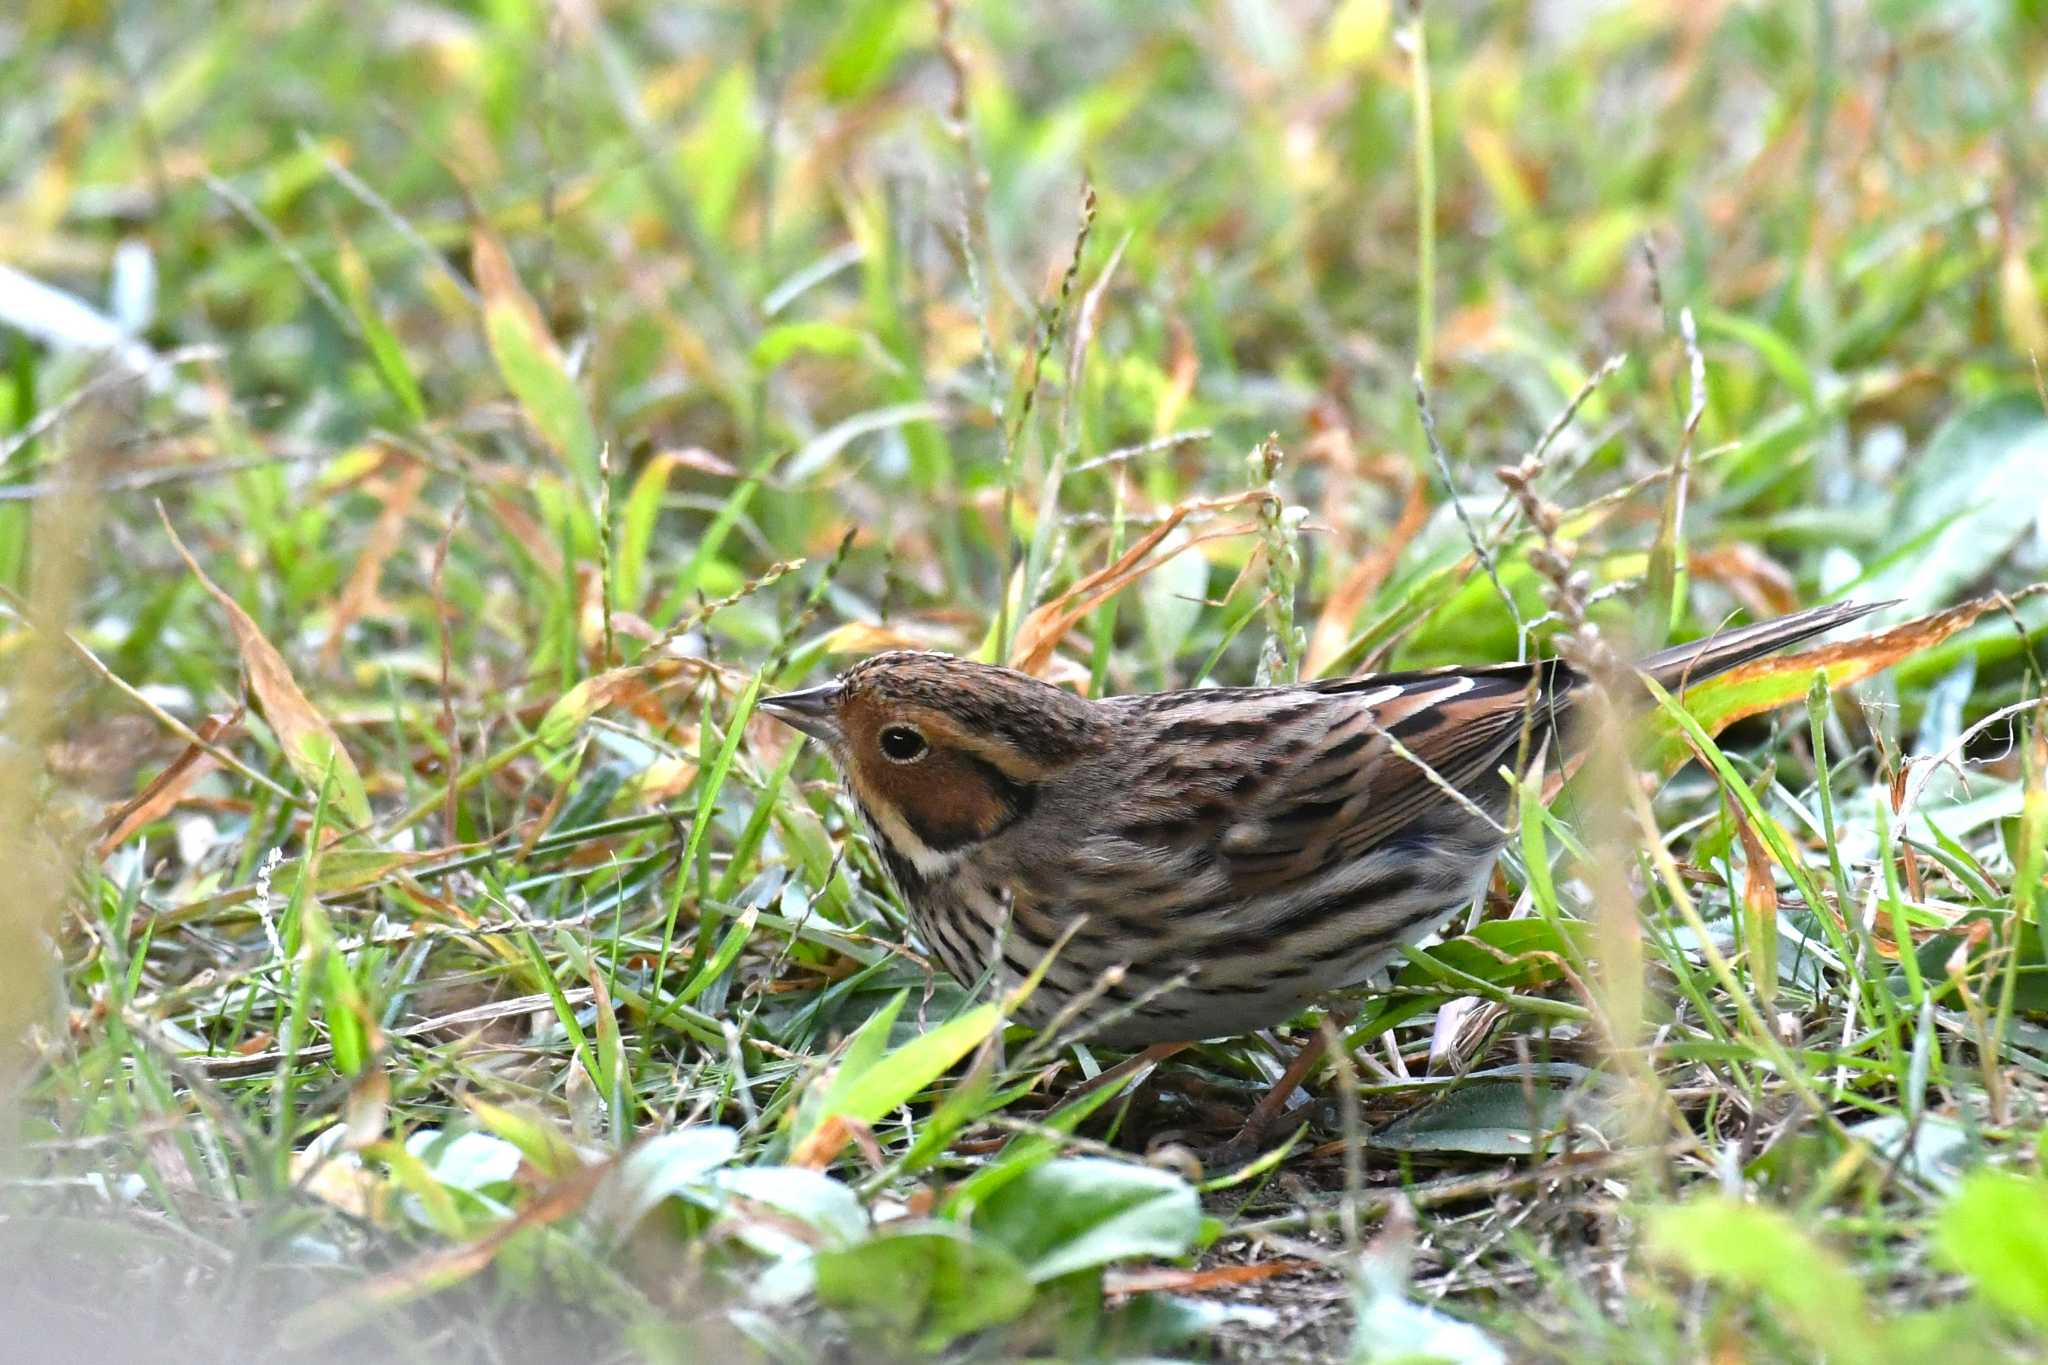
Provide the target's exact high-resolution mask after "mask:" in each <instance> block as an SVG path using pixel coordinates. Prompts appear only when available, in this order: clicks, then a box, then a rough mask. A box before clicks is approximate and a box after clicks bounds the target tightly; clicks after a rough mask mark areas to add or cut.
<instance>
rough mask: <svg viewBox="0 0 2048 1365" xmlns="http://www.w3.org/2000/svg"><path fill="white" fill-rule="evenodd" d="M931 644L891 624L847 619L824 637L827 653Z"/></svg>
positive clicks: (872, 652) (870, 652) (881, 649)
mask: <svg viewBox="0 0 2048 1365" xmlns="http://www.w3.org/2000/svg"><path fill="white" fill-rule="evenodd" d="M929 648H931V646H930V645H929V644H927V643H926V642H925V641H923V640H920V639H918V638H917V637H916V636H913V635H905V634H904V633H903V632H902V631H900V630H897V629H895V628H894V627H893V626H885V625H879V624H870V623H869V622H866V621H848V622H847V623H846V624H845V625H843V626H840V627H838V628H837V629H835V630H834V631H833V632H832V633H831V634H829V635H827V636H826V637H825V652H826V653H827V654H878V653H880V652H881V651H883V650H885V649H929Z"/></svg>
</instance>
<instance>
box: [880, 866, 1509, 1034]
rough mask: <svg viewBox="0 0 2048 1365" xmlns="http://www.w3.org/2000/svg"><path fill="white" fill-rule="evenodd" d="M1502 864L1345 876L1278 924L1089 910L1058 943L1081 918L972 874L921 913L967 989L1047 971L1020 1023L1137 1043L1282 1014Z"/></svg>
mask: <svg viewBox="0 0 2048 1365" xmlns="http://www.w3.org/2000/svg"><path fill="white" fill-rule="evenodd" d="M1388 866H1390V867H1394V866H1398V862H1390V863H1389V864H1388ZM1491 866H1492V859H1491V858H1485V859H1483V860H1475V859H1467V860H1464V861H1463V862H1461V863H1460V864H1459V866H1458V875H1453V876H1450V877H1446V878H1442V879H1438V878H1422V879H1419V880H1418V879H1410V880H1408V881H1407V882H1406V883H1404V884H1403V886H1402V888H1401V889H1400V890H1399V891H1395V890H1394V886H1393V883H1392V882H1391V881H1388V880H1385V879H1383V878H1381V879H1377V880H1376V878H1375V877H1374V876H1373V875H1363V874H1362V875H1359V876H1357V877H1356V878H1346V881H1347V882H1348V883H1349V885H1348V886H1347V887H1346V888H1345V889H1344V890H1343V891H1342V892H1341V893H1339V894H1334V895H1329V896H1325V897H1322V898H1320V899H1318V898H1313V897H1311V898H1307V899H1302V900H1300V901H1299V902H1298V903H1297V904H1293V909H1294V910H1295V911H1296V912H1297V913H1296V914H1295V915H1294V921H1295V922H1291V923H1290V922H1287V920H1286V918H1285V916H1284V915H1280V916H1279V918H1280V921H1281V922H1279V923H1277V924H1272V927H1271V931H1270V932H1268V931H1267V928H1266V925H1267V924H1268V923H1271V921H1269V920H1266V919H1265V918H1264V916H1266V915H1269V914H1270V915H1279V912H1281V911H1284V910H1286V909H1288V908H1289V906H1288V905H1287V904H1282V903H1266V904H1263V905H1262V904H1259V903H1252V904H1248V905H1245V906H1241V907H1236V908H1234V909H1229V910H1227V911H1225V912H1224V913H1220V914H1218V915H1216V916H1213V917H1205V918H1202V919H1198V920H1193V921H1183V922H1180V923H1177V924H1175V923H1166V924H1160V925H1158V926H1157V927H1156V928H1155V929H1153V930H1151V931H1145V932H1141V931H1139V928H1138V926H1139V925H1140V924H1141V922H1140V921H1134V920H1126V921H1125V922H1124V924H1123V925H1122V926H1121V927H1119V925H1118V924H1117V923H1116V919H1117V917H1116V916H1114V915H1098V916H1091V917H1090V918H1089V920H1088V921H1087V922H1086V923H1084V924H1082V925H1081V926H1080V927H1079V928H1078V929H1076V930H1075V932H1073V933H1072V934H1071V935H1070V936H1066V937H1065V941H1064V943H1063V944H1059V942H1058V940H1059V939H1060V938H1061V936H1062V935H1061V931H1062V930H1064V929H1066V928H1069V927H1072V924H1071V922H1072V921H1073V920H1074V919H1077V918H1079V917H1078V916H1077V915H1073V914H1066V913H1059V914H1052V913H1045V912H1043V911H1041V910H1039V909H1036V908H1034V907H1033V906H1032V905H1031V903H1030V898H1029V897H1028V896H1027V897H1022V898H1019V897H1016V896H1014V895H1012V894H1008V893H1004V894H1000V895H999V894H998V888H994V887H982V886H977V885H975V884H974V883H972V882H969V881H965V880H962V881H956V882H954V883H952V884H949V885H947V886H945V887H943V888H940V887H929V888H926V892H927V894H926V895H925V896H924V897H922V898H914V899H912V910H913V919H914V921H915V923H916V927H917V930H918V934H919V937H920V938H921V939H922V940H923V941H924V943H925V945H926V947H927V948H929V949H930V950H931V951H932V953H933V954H934V955H935V956H936V957H937V958H938V959H939V961H940V963H941V964H942V965H943V966H944V967H945V968H946V969H947V971H949V972H950V973H952V975H953V976H954V977H955V978H956V979H958V980H960V981H961V983H962V984H964V985H967V986H970V987H972V986H974V985H975V984H976V983H978V982H980V981H982V980H983V979H984V978H987V979H989V980H992V981H993V983H994V985H995V987H996V988H997V989H999V990H1004V991H1008V990H1011V989H1013V988H1014V987H1015V986H1017V985H1018V984H1019V983H1021V982H1022V981H1024V980H1025V979H1027V978H1028V977H1029V976H1030V975H1032V974H1033V973H1034V972H1035V971H1037V969H1039V968H1040V967H1041V966H1043V967H1044V972H1043V974H1042V977H1041V979H1040V981H1039V983H1038V985H1037V986H1036V987H1035V988H1034V990H1033V991H1032V992H1031V994H1030V995H1029V997H1028V998H1026V999H1025V1000H1023V1001H1021V1002H1019V1003H1018V1004H1017V1006H1016V1007H1015V1010H1014V1014H1015V1017H1016V1018H1017V1019H1018V1020H1019V1022H1022V1023H1027V1024H1031V1025H1033V1026H1035V1027H1040V1028H1043V1027H1046V1026H1047V1025H1049V1024H1053V1023H1055V1022H1057V1024H1058V1028H1059V1031H1060V1033H1061V1035H1062V1036H1063V1037H1067V1038H1070V1039H1071V1040H1073V1041H1086V1042H1095V1043H1101V1044H1105V1045H1108V1046H1113V1047H1138V1046H1143V1045H1146V1044H1150V1043H1159V1042H1183V1041H1191V1040H1197V1039H1204V1038H1223V1037H1231V1036H1235V1035H1238V1034H1244V1033H1249V1032H1252V1031H1254V1030H1257V1029H1261V1028H1270V1027H1273V1026H1274V1025H1276V1024H1280V1023H1284V1022H1285V1021H1286V1020H1288V1019H1290V1018H1292V1017H1293V1016H1295V1015H1296V1014H1299V1013H1300V1012H1301V1011H1302V1010H1303V1009H1305V1008H1307V1007H1308V1006H1309V1005H1311V1004H1313V1003H1315V1002H1316V1001H1317V1000H1318V999H1320V998H1322V997H1324V996H1326V995H1328V994H1329V993H1330V992H1331V991H1335V990H1340V989H1343V988H1345V987H1348V986H1355V985H1358V984H1360V983H1361V982H1363V981H1365V980H1366V979H1367V978H1368V977H1370V976H1371V975H1372V974H1373V973H1374V972H1376V971H1377V970H1379V969H1380V968H1381V967H1383V966H1385V965H1386V964H1387V963H1388V962H1390V961H1392V960H1393V959H1395V958H1397V957H1398V956H1399V955H1400V952H1401V950H1402V949H1403V948H1404V947H1405V946H1407V945H1409V944H1412V943H1415V942H1417V941H1418V940H1420V939H1423V938H1426V937H1428V936H1429V935H1430V934H1433V933H1435V932H1436V931H1437V930H1438V929H1440V928H1441V927H1442V926H1443V925H1444V923H1445V922H1446V921H1447V920H1449V919H1450V918H1451V917H1452V916H1453V915H1455V914H1456V913H1457V912H1458V911H1460V910H1462V909H1463V908H1464V907H1465V906H1467V905H1468V904H1470V903H1471V900H1472V897H1473V896H1474V895H1475V894H1476V892H1477V890H1478V889H1479V887H1481V886H1482V885H1484V883H1485V880H1486V876H1487V874H1488V872H1489V870H1490V868H1491ZM1371 871H1372V869H1370V868H1367V869H1365V872H1366V873H1370V872H1371ZM920 899H921V901H922V903H919V900H920ZM1056 945H1058V951H1057V953H1056V954H1054V953H1052V950H1053V949H1054V947H1055V946H1056ZM1049 954H1051V955H1052V960H1051V961H1050V962H1049V963H1047V962H1046V958H1047V957H1048V955H1049ZM991 968H993V970H992V971H991Z"/></svg>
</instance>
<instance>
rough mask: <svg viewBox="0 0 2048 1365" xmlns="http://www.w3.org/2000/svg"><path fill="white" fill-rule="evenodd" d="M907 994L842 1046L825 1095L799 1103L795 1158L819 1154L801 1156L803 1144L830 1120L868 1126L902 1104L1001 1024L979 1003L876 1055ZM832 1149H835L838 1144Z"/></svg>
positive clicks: (999, 1017)
mask: <svg viewBox="0 0 2048 1365" xmlns="http://www.w3.org/2000/svg"><path fill="white" fill-rule="evenodd" d="M906 994H907V993H906V992H902V991H899V992H897V994H896V996H895V998H894V999H892V1000H891V1001H890V1002H889V1004H888V1005H887V1006H886V1007H885V1008H884V1009H882V1010H881V1011H880V1012H879V1013H877V1014H876V1015H875V1016H874V1017H873V1018H871V1019H869V1020H868V1021H867V1023H865V1024H863V1025H861V1028H860V1032H858V1033H856V1034H855V1035H854V1037H853V1040H852V1042H850V1043H849V1044H848V1045H847V1050H846V1056H845V1057H844V1058H843V1059H842V1060H841V1061H840V1063H839V1066H838V1068H837V1069H836V1070H835V1071H834V1072H833V1074H832V1079H831V1081H830V1082H828V1083H827V1085H826V1088H825V1093H824V1095H823V1096H822V1097H821V1098H820V1099H819V1100H818V1102H817V1103H816V1104H815V1105H812V1104H808V1103H807V1104H806V1105H804V1107H803V1113H802V1115H801V1116H800V1119H799V1132H798V1134H797V1136H796V1139H795V1150H796V1151H798V1152H799V1153H800V1154H804V1155H808V1156H812V1157H817V1156H819V1155H821V1154H819V1153H809V1152H806V1150H805V1149H806V1144H808V1143H810V1142H811V1141H812V1140H813V1139H814V1138H817V1137H818V1136H819V1134H820V1130H821V1129H822V1128H823V1126H824V1124H825V1123H826V1121H827V1120H829V1119H835V1118H836V1119H849V1120H852V1121H854V1122H856V1123H873V1122H875V1121H876V1120H877V1119H879V1118H881V1117H882V1116H883V1115H884V1114H887V1113H889V1112H890V1111H891V1110H893V1109H895V1108H896V1107H897V1106H898V1105H901V1104H903V1103H905V1102H907V1101H908V1100H909V1099H910V1097H911V1096H913V1095H915V1094H917V1092H918V1091H920V1090H922V1089H924V1088H925V1087H926V1086H928V1085H930V1084H931V1083H932V1082H933V1081H935V1080H937V1079H938V1078H939V1077H940V1076H941V1075H943V1074H944V1073H945V1071H946V1069H947V1068H948V1067H950V1066H952V1065H953V1063H955V1062H957V1061H959V1060H960V1059H961V1058H962V1057H965V1056H966V1055H967V1054H968V1052H969V1051H971V1050H972V1049H973V1048H974V1046H975V1045H976V1044H977V1043H979V1042H981V1040H982V1039H984V1038H986V1037H988V1035H989V1034H991V1033H993V1032H994V1031H995V1030H996V1028H997V1027H998V1026H999V1025H1000V1024H1001V1023H1002V1012H1001V1011H1000V1010H998V1009H997V1008H996V1006H994V1005H982V1006H979V1007H978V1008H975V1009H971V1010H969V1011H967V1012H966V1013H965V1014H962V1015H960V1016H959V1017H957V1018H954V1019H950V1020H948V1021H947V1022H946V1023H943V1024H941V1025H939V1026H938V1027H937V1028H935V1029H933V1030H932V1031H931V1032H929V1033H921V1034H919V1035H918V1036H917V1037H915V1038H912V1039H911V1040H910V1041H909V1042H907V1043H905V1044H903V1046H901V1047H899V1048H897V1049H896V1050H895V1051H893V1052H889V1053H887V1054H881V1052H880V1048H881V1045H882V1044H883V1043H884V1042H886V1040H887V1039H888V1036H889V1025H890V1024H891V1023H893V1022H894V1021H895V1018H896V1014H897V1011H898V1010H900V1009H901V1008H902V1006H903V1001H904V998H905V996H906ZM831 1147H832V1149H833V1150H836V1148H837V1144H831ZM799 1164H802V1163H801V1162H799Z"/></svg>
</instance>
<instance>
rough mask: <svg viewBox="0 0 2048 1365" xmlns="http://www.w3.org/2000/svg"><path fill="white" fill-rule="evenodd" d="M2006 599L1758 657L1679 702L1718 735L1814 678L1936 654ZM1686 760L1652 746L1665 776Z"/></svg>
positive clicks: (1851, 677) (1794, 694)
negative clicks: (1794, 651)
mask: <svg viewBox="0 0 2048 1365" xmlns="http://www.w3.org/2000/svg"><path fill="white" fill-rule="evenodd" d="M2026 591H2028V592H2031V591H2033V590H2032V589H2027V590H2026ZM2007 600H2009V599H2008V598H2004V597H2000V596H1999V595H1997V594H1993V595H1991V596H1988V597H1979V598H1975V599H1973V600H1971V601H1968V602H1965V603H1963V604H1962V605H1961V606H1956V607H1950V608H1948V609H1947V610H1946V611H1937V612H1933V613H1931V614H1929V615H1927V616H1920V617H1916V618H1914V619H1913V620H1911V621H1907V622H1904V623H1903V624H1901V625H1896V626H1893V627H1892V628H1891V629H1889V630H1881V631H1878V632H1876V633H1875V634H1871V635H1865V636H1862V637H1860V638H1858V639H1854V640H1843V641H1841V642H1840V643H1839V644H1828V645H1821V646H1820V647H1819V648H1817V649H1809V650H1804V651H1802V652H1800V653H1797V654H1774V655H1771V656H1769V657H1767V658H1762V659H1756V660H1753V661H1751V662H1749V663H1746V664H1743V665H1742V666H1741V667H1740V668H1734V669H1730V670H1729V671H1728V672H1726V673H1723V674H1721V675H1720V676H1719V677H1717V678H1710V679H1708V680H1707V681H1705V682H1702V683H1698V684H1696V685H1694V686H1691V687H1688V688H1686V689H1685V692H1684V695H1683V696H1682V697H1681V698H1680V700H1681V701H1683V702H1684V704H1685V709H1686V710H1688V711H1690V712H1691V713H1692V714H1693V717H1694V718H1695V719H1696V720H1698V721H1699V723H1700V726H1701V728H1703V729H1704V730H1705V731H1706V732H1707V733H1708V734H1710V735H1713V734H1719V733H1720V732H1721V731H1722V730H1725V729H1727V728H1728V727H1729V726H1731V725H1733V724H1735V723H1736V722H1737V721H1740V720H1747V719H1748V718H1749V717H1751V716H1759V715H1762V714H1764V713H1765V712H1767V711H1774V710H1776V709H1777V708H1778V707H1780V706H1785V705H1788V704H1790V703H1792V702H1796V701H1798V700H1800V699H1801V698H1803V697H1805V695H1806V689H1807V687H1808V685H1809V684H1810V683H1811V682H1812V681H1813V675H1814V674H1815V673H1816V672H1820V673H1823V674H1824V675H1825V677H1826V680H1827V686H1828V688H1829V690H1830V691H1832V690H1834V689H1836V688H1841V687H1847V686H1849V685H1850V684H1851V683H1856V682H1861V681H1862V680H1863V679H1865V678H1867V677H1869V676H1870V675H1871V674H1873V673H1878V672H1882V671H1883V670H1885V669H1887V668H1890V667H1891V666H1892V665H1894V664H1896V663H1898V662H1900V661H1901V660H1904V659H1910V658H1911V657H1913V656H1914V655H1915V654H1919V653H1921V652H1922V651H1924V650H1929V649H1932V648H1934V646H1936V645H1938V644H1940V643H1941V642H1942V641H1944V640H1946V639H1948V638H1949V637H1950V636H1951V635H1954V634H1955V633H1956V632H1957V631H1959V630H1962V629H1964V628H1965V627H1967V626H1969V625H1970V624H1972V623H1973V622H1974V621H1976V619H1977V618H1978V617H1980V616H1982V615H1983V614H1984V613H1985V612H1987V611H1990V610H1991V609H1992V608H1993V607H1996V606H1998V605H1999V604H2000V603H2001V602H2003V601H2007ZM1658 724H1659V725H1660V726H1663V727H1667V728H1668V727H1669V726H1670V722H1669V720H1667V719H1661V718H1660V720H1659V721H1658ZM1690 756H1691V750H1690V749H1689V748H1688V747H1687V745H1686V744H1685V742H1684V741H1683V740H1682V739H1680V738H1679V737H1678V736H1677V735H1675V734H1670V733H1667V734H1665V735H1664V737H1663V738H1662V739H1660V741H1659V743H1658V747H1657V752H1656V758H1657V762H1658V765H1659V767H1660V768H1661V769H1662V770H1663V771H1665V772H1675V771H1676V770H1677V769H1678V768H1679V767H1680V766H1681V765H1683V764H1684V762H1685V761H1686V759H1687V758H1689V757H1690Z"/></svg>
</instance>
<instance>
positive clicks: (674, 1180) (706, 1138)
mask: <svg viewBox="0 0 2048 1365" xmlns="http://www.w3.org/2000/svg"><path fill="white" fill-rule="evenodd" d="M472 1107H473V1106H472ZM739 1149H740V1137H739V1134H738V1133H736V1132H734V1131H733V1130H732V1129H730V1128H726V1127H723V1126H720V1125H715V1124H706V1125H698V1126H692V1127H688V1128H678V1129H676V1130H675V1131H673V1132H668V1133H657V1134H656V1135H655V1136H653V1137H651V1138H648V1139H647V1140H645V1141H644V1142H641V1143H640V1144H639V1145H637V1146H635V1147H634V1148H633V1149H632V1150H631V1151H629V1152H627V1153H626V1155H625V1156H624V1157H623V1158H622V1159H621V1160H620V1162H619V1169H618V1172H617V1173H616V1174H615V1175H614V1176H613V1177H612V1185H611V1188H610V1190H609V1191H608V1192H607V1197H606V1199H605V1201H604V1206H603V1208H604V1213H605V1216H606V1221H607V1222H609V1223H610V1224H611V1226H613V1227H614V1228H616V1229H617V1230H619V1231H620V1232H625V1231H628V1230H630V1229H631V1228H633V1227H634V1226H635V1225H636V1224H638V1223H639V1222H640V1220H641V1219H643V1218H645V1217H646V1216H647V1215H648V1214H649V1213H652V1212H653V1211H654V1209H655V1207H656V1206H657V1205H659V1204H660V1203H661V1201H662V1200H664V1199H667V1198H669V1197H670V1196H671V1195H676V1194H681V1193H684V1192H685V1191H688V1190H691V1189H694V1188H696V1187H697V1186H699V1185H701V1184H702V1183H703V1182H704V1180H705V1179H706V1178H707V1177H708V1176H710V1175H711V1174H712V1173H713V1172H715V1171H716V1170H718V1169H719V1168H720V1167H721V1166H723V1165H725V1164H726V1163H727V1162H728V1161H731V1160H732V1159H733V1157H734V1156H735V1155H736V1154H737V1153H738V1152H739Z"/></svg>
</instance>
